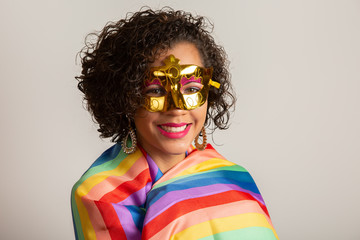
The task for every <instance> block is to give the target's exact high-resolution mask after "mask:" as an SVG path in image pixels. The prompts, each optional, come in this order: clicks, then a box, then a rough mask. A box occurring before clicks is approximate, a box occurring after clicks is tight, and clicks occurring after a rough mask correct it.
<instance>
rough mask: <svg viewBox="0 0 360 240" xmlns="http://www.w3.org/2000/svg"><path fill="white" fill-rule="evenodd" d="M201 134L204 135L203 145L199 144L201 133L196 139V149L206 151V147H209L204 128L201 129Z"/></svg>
mask: <svg viewBox="0 0 360 240" xmlns="http://www.w3.org/2000/svg"><path fill="white" fill-rule="evenodd" d="M201 133H202V137H203V141H202V144H201V145H200V144H199V143H198V140H199V136H200V133H199V135H197V136H196V137H195V147H196V149H197V150H200V151H202V150H204V149H205V148H206V145H207V137H206V132H205V128H204V127H202V129H201Z"/></svg>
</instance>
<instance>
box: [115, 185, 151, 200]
mask: <svg viewBox="0 0 360 240" xmlns="http://www.w3.org/2000/svg"><path fill="white" fill-rule="evenodd" d="M151 187H152V182H148V183H147V184H146V185H145V187H143V188H141V189H139V190H138V191H136V192H134V193H132V194H131V195H129V196H128V197H127V198H125V199H124V200H122V201H121V202H118V203H117V204H121V205H135V206H141V205H143V204H144V203H145V201H146V195H147V193H148V192H149V191H150V189H151Z"/></svg>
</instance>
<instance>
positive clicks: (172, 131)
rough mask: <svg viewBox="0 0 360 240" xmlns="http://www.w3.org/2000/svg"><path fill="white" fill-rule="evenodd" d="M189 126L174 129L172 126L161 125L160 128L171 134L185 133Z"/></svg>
mask: <svg viewBox="0 0 360 240" xmlns="http://www.w3.org/2000/svg"><path fill="white" fill-rule="evenodd" d="M188 125H189V124H186V125H183V126H181V127H172V126H165V125H159V127H160V128H161V129H162V130H164V131H166V132H169V133H178V132H182V131H184V130H185V129H186V128H187V126H188Z"/></svg>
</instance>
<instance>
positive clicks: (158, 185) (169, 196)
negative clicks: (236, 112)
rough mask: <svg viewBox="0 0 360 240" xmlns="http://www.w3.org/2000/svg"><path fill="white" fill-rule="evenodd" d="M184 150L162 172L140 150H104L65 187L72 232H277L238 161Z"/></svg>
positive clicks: (160, 235)
mask: <svg viewBox="0 0 360 240" xmlns="http://www.w3.org/2000/svg"><path fill="white" fill-rule="evenodd" d="M189 152H190V153H189V154H188V156H187V157H186V158H185V159H184V160H183V161H182V162H180V163H179V164H177V165H176V166H175V167H173V168H172V169H170V170H169V171H168V172H166V173H165V174H163V173H162V172H161V171H160V170H159V168H158V167H157V166H156V164H155V163H154V161H153V160H152V159H151V158H150V156H148V155H147V154H146V152H144V151H143V150H137V151H136V152H135V153H133V154H130V155H127V154H125V153H123V151H121V147H120V145H118V144H115V145H114V146H113V147H111V148H110V149H108V150H107V151H106V152H104V153H103V154H102V155H101V156H100V157H99V158H98V159H97V160H96V161H95V162H94V164H93V165H92V166H91V167H90V168H89V169H88V170H87V171H86V172H85V173H84V175H83V176H82V177H81V178H80V180H79V181H78V182H77V183H76V184H75V185H74V187H73V190H72V193H71V205H72V213H73V221H74V229H75V235H76V239H101V240H102V239H129V240H137V239H143V240H145V239H146V240H148V239H151V240H154V239H161V240H163V239H184V240H191V239H202V240H212V239H217V240H221V239H227V240H228V239H258V240H263V239H266V240H270V239H278V237H277V235H276V232H275V230H274V228H273V226H272V224H271V220H270V218H269V214H268V211H267V209H266V206H265V203H264V201H263V199H262V197H261V195H260V193H259V191H258V189H257V187H256V185H255V182H254V181H253V179H252V178H251V176H250V174H249V173H248V172H247V171H246V170H245V169H244V168H242V167H240V166H238V165H236V164H234V163H232V162H229V161H227V160H225V159H224V158H223V157H222V156H221V155H220V154H219V153H217V152H216V151H215V150H214V149H213V147H212V146H211V145H210V144H208V146H207V148H206V149H205V150H204V151H197V150H196V149H195V150H190V151H189Z"/></svg>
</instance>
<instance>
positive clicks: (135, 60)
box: [76, 7, 235, 142]
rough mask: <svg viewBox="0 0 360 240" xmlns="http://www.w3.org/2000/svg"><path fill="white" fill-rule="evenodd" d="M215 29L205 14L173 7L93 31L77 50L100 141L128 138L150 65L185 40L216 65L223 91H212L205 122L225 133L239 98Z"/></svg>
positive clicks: (144, 11)
mask: <svg viewBox="0 0 360 240" xmlns="http://www.w3.org/2000/svg"><path fill="white" fill-rule="evenodd" d="M208 28H210V31H209V30H207V29H208ZM212 28H213V25H212V24H211V23H210V22H209V21H208V20H207V19H206V18H204V17H202V16H193V15H192V14H190V13H188V12H184V11H175V10H173V9H172V8H169V7H167V8H163V9H161V10H157V11H154V10H151V9H150V8H146V9H144V8H142V9H141V10H140V11H139V12H136V13H133V14H128V15H127V16H126V18H125V19H122V20H120V21H118V22H110V23H108V24H106V26H105V27H104V28H103V29H102V31H100V32H98V33H90V34H89V35H88V36H87V37H86V40H85V47H84V48H83V49H82V50H81V51H80V52H79V56H80V58H81V63H82V72H81V75H80V76H77V77H76V79H77V80H78V81H79V82H78V88H79V90H80V91H81V92H83V93H84V102H85V105H86V108H87V110H88V111H89V112H90V113H91V114H92V116H93V119H94V121H95V122H97V123H98V124H99V129H98V131H99V132H100V137H103V138H107V137H112V141H113V142H119V141H121V139H122V138H123V137H125V135H126V133H127V132H128V128H129V120H130V122H133V121H132V119H133V118H134V115H135V111H136V110H137V109H138V108H139V107H141V105H142V102H143V96H142V87H143V81H144V79H145V77H146V74H147V72H148V70H149V65H150V64H151V63H152V62H154V61H155V59H156V58H157V57H158V56H159V55H160V54H161V53H163V52H165V51H166V50H168V49H170V48H172V46H174V45H175V44H176V43H179V42H183V41H186V42H190V43H193V44H194V45H195V46H196V47H197V49H198V50H199V52H200V56H201V57H202V60H203V64H204V67H213V69H214V72H213V77H212V79H213V80H214V81H216V82H219V83H220V84H221V86H220V88H219V89H216V88H210V92H209V96H208V103H209V104H208V111H207V115H206V121H205V124H206V125H207V126H209V125H210V123H211V121H213V124H214V125H213V126H212V129H213V130H215V129H216V128H219V129H227V128H228V122H229V117H230V112H229V109H231V108H232V107H234V104H235V95H234V93H233V91H232V86H231V83H230V74H229V71H228V61H227V56H226V53H225V51H224V49H223V48H222V47H221V46H219V45H217V44H216V43H215V41H214V39H213V37H212V36H211V35H210V33H211V31H212ZM94 39H95V40H94Z"/></svg>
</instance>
